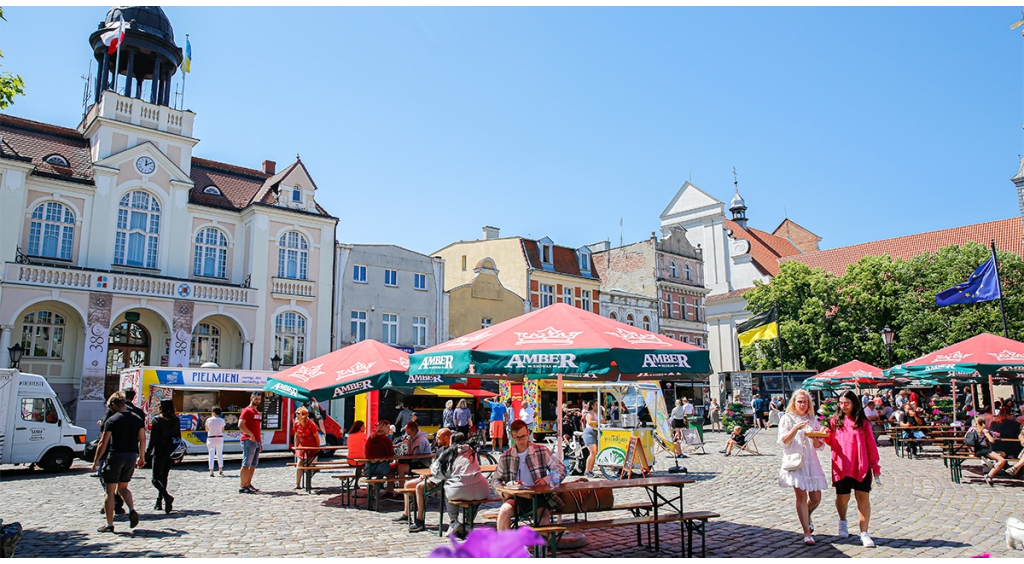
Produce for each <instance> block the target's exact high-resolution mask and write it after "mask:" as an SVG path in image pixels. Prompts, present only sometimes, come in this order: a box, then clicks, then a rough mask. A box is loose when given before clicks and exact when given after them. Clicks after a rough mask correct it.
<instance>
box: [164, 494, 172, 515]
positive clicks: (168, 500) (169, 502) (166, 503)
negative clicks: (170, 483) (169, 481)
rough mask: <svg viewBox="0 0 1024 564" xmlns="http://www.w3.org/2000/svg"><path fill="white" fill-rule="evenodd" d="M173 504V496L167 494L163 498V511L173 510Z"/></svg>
mask: <svg viewBox="0 0 1024 564" xmlns="http://www.w3.org/2000/svg"><path fill="white" fill-rule="evenodd" d="M173 506H174V497H173V496H167V497H166V498H165V499H164V513H170V512H171V511H173V509H171V507H173Z"/></svg>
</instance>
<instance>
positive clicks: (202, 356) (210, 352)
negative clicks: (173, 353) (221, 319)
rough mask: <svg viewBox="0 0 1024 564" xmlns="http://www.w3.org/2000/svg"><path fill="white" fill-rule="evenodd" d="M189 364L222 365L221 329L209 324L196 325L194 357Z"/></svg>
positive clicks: (193, 339) (193, 334) (193, 344)
mask: <svg viewBox="0 0 1024 564" xmlns="http://www.w3.org/2000/svg"><path fill="white" fill-rule="evenodd" d="M189 362H190V363H192V364H203V363H204V362H216V363H217V364H220V328H219V327H217V326H216V325H210V324H209V323H200V324H199V325H196V329H195V331H192V355H191V359H189Z"/></svg>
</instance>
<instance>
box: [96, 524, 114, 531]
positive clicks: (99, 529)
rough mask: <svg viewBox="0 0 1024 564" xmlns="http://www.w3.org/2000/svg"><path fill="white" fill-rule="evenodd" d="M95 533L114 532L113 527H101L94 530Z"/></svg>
mask: <svg viewBox="0 0 1024 564" xmlns="http://www.w3.org/2000/svg"><path fill="white" fill-rule="evenodd" d="M96 532H97V533H113V532H114V526H113V525H103V526H102V527H100V528H98V529H96Z"/></svg>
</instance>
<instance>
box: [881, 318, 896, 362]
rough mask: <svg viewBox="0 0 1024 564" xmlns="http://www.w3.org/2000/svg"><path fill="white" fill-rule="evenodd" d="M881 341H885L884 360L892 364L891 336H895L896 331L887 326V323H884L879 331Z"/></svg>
mask: <svg viewBox="0 0 1024 564" xmlns="http://www.w3.org/2000/svg"><path fill="white" fill-rule="evenodd" d="M881 335H882V342H883V343H885V360H886V362H888V363H889V366H890V367H891V366H892V338H893V337H895V336H896V332H895V331H893V330H892V329H890V328H889V324H888V323H886V324H885V328H884V329H882V331H881Z"/></svg>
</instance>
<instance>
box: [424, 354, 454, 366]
mask: <svg viewBox="0 0 1024 564" xmlns="http://www.w3.org/2000/svg"><path fill="white" fill-rule="evenodd" d="M454 362H455V357H454V356H452V355H450V354H442V355H437V356H428V357H427V358H424V359H423V361H422V362H420V367H419V370H451V369H452V364H453V363H454Z"/></svg>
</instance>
